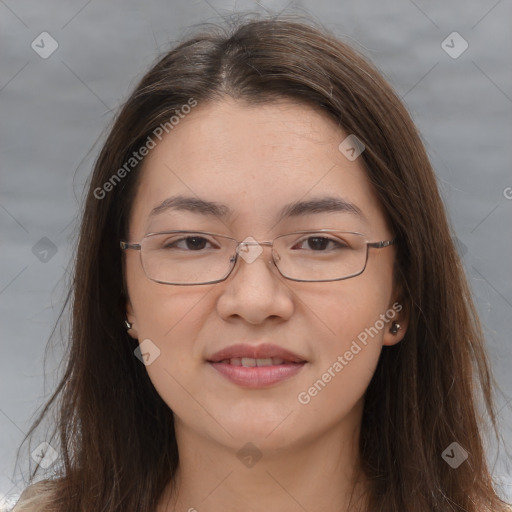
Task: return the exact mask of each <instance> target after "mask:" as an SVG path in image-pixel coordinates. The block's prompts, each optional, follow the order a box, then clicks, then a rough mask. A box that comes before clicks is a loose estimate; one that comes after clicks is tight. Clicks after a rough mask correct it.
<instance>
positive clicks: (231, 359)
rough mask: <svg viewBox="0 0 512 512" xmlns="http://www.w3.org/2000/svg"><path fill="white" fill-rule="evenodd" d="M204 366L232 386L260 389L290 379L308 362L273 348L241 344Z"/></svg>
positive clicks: (219, 354)
mask: <svg viewBox="0 0 512 512" xmlns="http://www.w3.org/2000/svg"><path fill="white" fill-rule="evenodd" d="M207 363H209V364H210V365H211V366H212V367H213V368H214V369H215V370H216V371H217V372H219V373H220V374H221V375H222V376H223V377H225V378H227V379H228V380H229V381H231V382H232V383H234V384H237V385H239V386H242V387H247V388H262V387H269V386H272V385H274V384H277V383H279V382H282V381H284V380H286V379H289V378H291V377H293V376H294V375H296V374H297V373H299V372H300V370H301V369H302V368H303V367H304V365H305V364H306V363H307V361H306V360H305V359H304V358H302V357H300V356H299V355H297V354H294V353H293V352H290V351H288V350H286V349H283V348H281V347H278V346H276V345H257V346H251V345H247V344H244V345H234V346H231V347H228V348H226V349H223V350H221V351H219V352H217V353H215V354H213V355H212V356H211V357H210V358H209V359H207Z"/></svg>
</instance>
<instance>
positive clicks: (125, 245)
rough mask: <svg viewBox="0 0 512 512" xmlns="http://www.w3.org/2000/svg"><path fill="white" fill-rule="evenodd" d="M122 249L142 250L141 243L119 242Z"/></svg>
mask: <svg viewBox="0 0 512 512" xmlns="http://www.w3.org/2000/svg"><path fill="white" fill-rule="evenodd" d="M119 245H120V246H121V249H123V250H125V249H135V250H136V251H140V244H129V243H128V242H123V241H121V242H119Z"/></svg>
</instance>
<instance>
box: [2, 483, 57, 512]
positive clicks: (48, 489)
mask: <svg viewBox="0 0 512 512" xmlns="http://www.w3.org/2000/svg"><path fill="white" fill-rule="evenodd" d="M53 490H54V484H53V482H52V481H51V480H42V481H41V482H37V483H35V484H32V485H30V486H29V487H27V488H26V489H25V490H24V491H23V492H22V493H21V496H20V498H19V500H18V502H17V503H16V505H14V508H13V509H12V510H11V512H46V509H45V507H46V506H49V504H50V502H51V498H52V495H53ZM49 511H50V509H48V512H49Z"/></svg>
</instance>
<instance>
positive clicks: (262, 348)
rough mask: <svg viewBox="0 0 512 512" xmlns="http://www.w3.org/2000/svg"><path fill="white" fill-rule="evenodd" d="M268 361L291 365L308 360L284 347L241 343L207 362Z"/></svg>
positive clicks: (220, 352) (216, 354)
mask: <svg viewBox="0 0 512 512" xmlns="http://www.w3.org/2000/svg"><path fill="white" fill-rule="evenodd" d="M244 357H248V358H252V359H267V358H272V357H277V358H280V359H283V361H286V362H291V363H304V362H306V360H305V359H304V358H302V357H300V356H298V355H297V354H294V353H293V352H291V351H289V350H286V349H285V348H283V347H279V346H277V345H272V344H262V345H249V344H246V343H241V344H238V345H231V346H230V347H226V348H223V349H222V350H219V351H218V352H215V354H213V355H211V356H210V357H209V358H208V359H207V360H208V361H209V362H210V363H219V362H220V361H224V360H226V359H234V358H244Z"/></svg>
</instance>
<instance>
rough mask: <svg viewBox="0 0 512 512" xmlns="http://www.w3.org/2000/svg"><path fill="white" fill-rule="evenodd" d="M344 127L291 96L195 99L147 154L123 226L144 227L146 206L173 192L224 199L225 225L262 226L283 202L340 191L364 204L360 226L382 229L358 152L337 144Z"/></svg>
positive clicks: (263, 229) (148, 212)
mask: <svg viewBox="0 0 512 512" xmlns="http://www.w3.org/2000/svg"><path fill="white" fill-rule="evenodd" d="M348 135H349V134H347V133H345V132H344V131H343V130H342V129H341V128H340V127H338V126H337V125H336V123H335V122H334V121H333V120H331V119H330V118H329V117H327V115H326V114H323V113H321V112H319V111H317V110H314V109H313V108H311V107H308V106H305V105H302V104H298V103H294V102H291V101H280V102H274V103H268V104H264V105H259V106H251V105H247V104H246V103H242V102H238V101H235V100H232V99H225V100H222V101H218V102H210V103H205V104H199V105H198V106H197V107H195V108H194V109H193V110H192V112H191V113H189V114H187V115H186V116H185V117H184V118H182V119H181V120H180V122H179V124H177V125H175V126H174V128H173V129H172V131H170V132H169V133H168V134H167V135H165V136H164V137H163V139H162V141H161V142H159V143H158V144H157V146H156V147H155V148H154V149H152V150H151V152H150V153H149V154H148V156H147V157H146V159H145V161H144V165H143V168H142V175H141V177H140V180H139V185H138V189H137V193H136V196H135V201H134V204H133V207H132V216H131V222H130V232H131V233H134V234H135V233H137V235H142V234H143V233H144V232H147V231H146V230H147V229H148V227H149V226H148V223H150V222H152V220H151V217H152V216H151V213H152V212H153V213H154V210H155V208H157V207H158V206H159V205H161V204H162V202H165V200H166V199H167V198H169V197H171V196H176V195H179V196H188V197H194V198H196V199H200V200H205V201H214V202H216V203H219V204H222V205H226V206H227V207H228V209H229V212H230V215H229V216H228V217H227V218H226V219H224V221H225V222H226V223H227V224H226V225H227V227H229V228H230V229H231V228H232V229H234V230H235V229H238V228H240V229H246V228H247V227H248V226H251V227H252V229H253V231H254V230H260V232H262V233H263V232H267V230H268V229H269V228H270V227H272V225H273V224H275V221H276V217H277V216H278V215H279V214H280V213H282V211H283V206H284V205H289V204H292V203H296V202H298V201H308V200H311V199H315V198H320V197H326V196H329V197H339V198H340V199H342V200H344V201H345V202H350V203H351V204H355V205H356V206H357V207H358V208H359V209H360V210H361V211H362V212H363V214H364V215H363V216H362V218H364V220H366V221H367V222H368V224H369V225H370V226H367V230H366V231H367V234H370V232H368V230H369V229H371V230H373V231H378V230H379V229H381V230H382V229H383V228H384V227H385V223H384V219H383V213H382V211H381V208H380V206H379V204H378V201H377V198H376V195H375V193H374V190H373V188H372V186H371V185H370V183H369V181H368V179H367V176H366V172H365V169H364V165H363V162H362V159H361V158H357V159H356V160H354V161H350V160H349V159H347V158H346V157H345V155H344V154H343V153H341V152H340V150H339V149H338V146H339V144H340V143H341V142H342V141H343V140H344V139H345V138H346V137H347V136H348ZM360 220H361V219H360ZM228 224H229V225H228Z"/></svg>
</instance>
